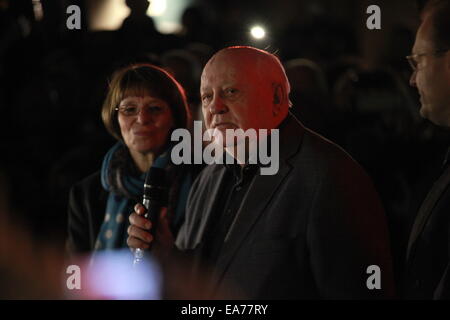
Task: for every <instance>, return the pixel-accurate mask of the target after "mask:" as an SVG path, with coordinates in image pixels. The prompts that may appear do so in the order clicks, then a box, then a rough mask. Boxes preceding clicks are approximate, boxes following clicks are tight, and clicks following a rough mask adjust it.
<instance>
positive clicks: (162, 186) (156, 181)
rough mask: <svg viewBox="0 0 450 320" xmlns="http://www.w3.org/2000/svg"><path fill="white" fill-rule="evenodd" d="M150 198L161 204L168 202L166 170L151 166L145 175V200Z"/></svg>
mask: <svg viewBox="0 0 450 320" xmlns="http://www.w3.org/2000/svg"><path fill="white" fill-rule="evenodd" d="M146 199H147V200H149V201H153V202H157V203H160V204H163V205H165V204H167V192H166V171H165V170H164V169H161V168H155V167H151V168H150V170H149V171H148V172H147V175H146V176H145V183H144V201H146Z"/></svg>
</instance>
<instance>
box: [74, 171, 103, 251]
mask: <svg viewBox="0 0 450 320" xmlns="http://www.w3.org/2000/svg"><path fill="white" fill-rule="evenodd" d="M107 199H108V193H107V192H106V191H105V189H103V187H102V185H101V181H100V171H98V172H96V173H94V174H92V175H90V176H88V177H87V178H85V179H83V180H82V181H80V182H79V183H77V184H75V185H74V186H73V187H72V189H71V191H70V196H69V209H68V228H69V229H68V239H67V250H68V251H69V252H72V253H83V252H89V251H92V250H94V246H95V241H96V239H97V236H98V233H99V231H100V226H101V225H102V223H103V220H104V217H105V211H106V201H107Z"/></svg>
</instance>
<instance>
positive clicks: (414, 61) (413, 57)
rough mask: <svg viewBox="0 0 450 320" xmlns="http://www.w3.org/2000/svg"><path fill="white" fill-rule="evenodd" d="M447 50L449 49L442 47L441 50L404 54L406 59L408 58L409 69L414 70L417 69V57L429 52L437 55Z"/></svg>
mask: <svg viewBox="0 0 450 320" xmlns="http://www.w3.org/2000/svg"><path fill="white" fill-rule="evenodd" d="M448 50H449V49H443V50H435V51H433V52H424V53H417V54H412V55H410V56H406V60H408V62H409V65H410V66H411V69H412V70H413V71H416V70H417V65H418V64H419V62H418V61H417V59H418V58H419V57H422V56H426V55H430V54H432V55H438V54H440V53H444V52H447V51H448Z"/></svg>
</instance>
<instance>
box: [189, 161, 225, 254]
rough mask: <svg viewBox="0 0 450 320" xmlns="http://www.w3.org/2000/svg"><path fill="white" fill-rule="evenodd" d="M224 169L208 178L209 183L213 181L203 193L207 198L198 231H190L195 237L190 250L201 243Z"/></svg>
mask: <svg viewBox="0 0 450 320" xmlns="http://www.w3.org/2000/svg"><path fill="white" fill-rule="evenodd" d="M225 170H226V169H225V167H220V169H218V170H216V171H215V172H213V173H212V174H211V177H208V179H210V181H213V183H212V185H211V186H210V189H205V190H204V191H203V193H204V194H207V195H208V196H207V197H205V198H206V203H205V206H204V207H205V208H206V209H205V211H204V213H203V214H202V217H203V218H202V221H201V224H200V227H199V229H198V231H195V230H191V232H192V234H194V235H195V238H194V239H192V240H193V243H192V244H191V246H190V247H191V248H195V247H196V246H197V245H198V244H201V243H202V239H203V236H204V234H205V231H206V228H207V226H208V224H209V219H210V217H211V212H212V211H213V210H214V208H215V206H216V203H217V201H218V199H219V198H220V194H219V192H220V186H221V185H222V180H223V177H224V175H225Z"/></svg>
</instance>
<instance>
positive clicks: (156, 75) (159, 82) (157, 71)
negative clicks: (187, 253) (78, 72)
mask: <svg viewBox="0 0 450 320" xmlns="http://www.w3.org/2000/svg"><path fill="white" fill-rule="evenodd" d="M143 94H149V95H152V96H154V97H156V98H158V99H161V100H163V101H165V102H166V103H167V104H168V105H169V107H170V109H171V110H172V115H173V118H174V122H175V128H185V129H189V128H190V127H191V119H192V118H191V113H190V110H189V106H188V103H187V100H186V94H185V93H184V89H183V87H182V86H181V85H180V84H179V83H178V82H177V81H176V80H175V79H174V78H173V77H172V76H171V75H170V74H169V73H168V72H167V71H165V70H163V69H161V68H159V67H157V66H154V65H151V64H145V63H141V64H132V65H130V66H128V67H125V68H122V69H120V70H118V71H116V72H115V73H114V75H113V76H112V79H111V82H110V83H109V90H108V94H107V96H106V99H105V102H104V103H103V107H102V120H103V123H104V124H105V127H106V129H107V130H108V132H109V133H111V134H112V135H113V136H114V137H115V138H117V139H119V140H122V134H121V132H120V127H119V122H118V118H117V111H116V110H115V109H116V107H118V106H119V103H120V102H121V101H122V100H123V99H124V98H126V97H127V96H130V95H143Z"/></svg>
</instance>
